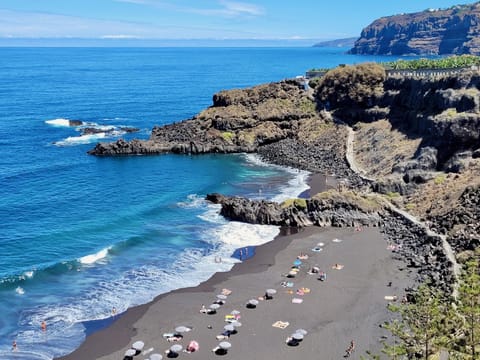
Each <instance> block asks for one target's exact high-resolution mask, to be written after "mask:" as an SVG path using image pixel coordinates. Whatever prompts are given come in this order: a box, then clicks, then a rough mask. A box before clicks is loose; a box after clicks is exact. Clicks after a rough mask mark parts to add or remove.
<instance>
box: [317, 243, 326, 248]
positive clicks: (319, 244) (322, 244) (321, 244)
mask: <svg viewBox="0 0 480 360" xmlns="http://www.w3.org/2000/svg"><path fill="white" fill-rule="evenodd" d="M317 246H320V247H321V246H325V244H324V243H323V242H319V243H318V244H317Z"/></svg>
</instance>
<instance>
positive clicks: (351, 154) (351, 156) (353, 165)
mask: <svg viewBox="0 0 480 360" xmlns="http://www.w3.org/2000/svg"><path fill="white" fill-rule="evenodd" d="M337 121H338V119H337ZM345 126H346V127H347V129H348V137H347V144H346V146H347V150H346V156H345V159H346V161H347V163H348V165H349V167H350V169H352V171H353V172H355V173H356V174H358V175H359V176H360V177H361V178H362V179H364V180H366V181H369V182H372V181H375V179H373V178H371V177H368V176H367V175H366V174H368V173H367V171H365V170H364V169H362V168H361V167H360V166H359V165H358V163H357V162H356V161H355V151H354V143H355V131H354V130H353V129H352V128H351V127H350V126H348V125H345ZM385 203H386V205H387V206H388V208H389V209H390V210H391V211H393V212H395V213H396V214H398V215H400V216H402V217H404V218H405V219H406V220H408V221H409V222H411V223H412V224H415V225H417V226H419V227H421V228H423V229H424V230H425V232H426V233H427V235H428V236H430V237H436V238H439V239H440V240H441V242H442V247H443V251H444V252H445V255H446V257H447V259H448V261H449V262H450V263H451V270H452V274H453V276H454V279H455V283H454V284H453V292H452V296H453V297H454V298H456V297H457V295H458V281H459V278H460V271H461V267H460V265H459V264H458V262H457V259H456V256H455V253H454V252H453V250H452V247H451V245H450V243H449V242H448V240H447V236H446V235H443V234H439V233H436V232H434V231H432V230H431V229H430V227H429V226H428V225H427V224H426V223H425V222H423V221H420V220H419V219H418V218H416V217H415V216H414V215H412V214H410V213H408V212H407V211H405V210H402V209H400V208H398V207H396V206H395V205H394V204H392V203H391V202H389V201H387V200H385Z"/></svg>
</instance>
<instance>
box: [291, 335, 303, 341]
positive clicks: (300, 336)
mask: <svg viewBox="0 0 480 360" xmlns="http://www.w3.org/2000/svg"><path fill="white" fill-rule="evenodd" d="M292 339H295V340H297V341H301V340H303V334H300V333H295V334H293V335H292Z"/></svg>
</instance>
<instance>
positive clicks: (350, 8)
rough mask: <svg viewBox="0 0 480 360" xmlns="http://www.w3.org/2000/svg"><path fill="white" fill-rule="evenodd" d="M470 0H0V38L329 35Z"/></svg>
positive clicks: (355, 33)
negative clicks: (399, 15)
mask: <svg viewBox="0 0 480 360" xmlns="http://www.w3.org/2000/svg"><path fill="white" fill-rule="evenodd" d="M473 2H474V1H468V0H463V1H462V0H456V1H455V0H363V1H362V0H295V1H293V0H245V1H236V0H233V1H231V0H0V40H1V41H2V43H5V41H7V40H8V39H18V38H42V39H45V38H53V39H57V40H62V39H71V38H83V39H109V40H133V39H139V40H140V39H142V40H151V39H171V40H191V39H194V40H195V39H196V40H198V39H214V40H238V39H256V40H284V41H301V40H330V39H340V38H347V37H358V36H359V35H360V32H361V30H362V29H363V28H364V27H365V26H367V25H368V24H369V23H371V22H372V21H373V20H375V19H376V18H379V17H381V16H386V15H394V14H399V13H408V12H416V11H421V10H425V9H428V8H447V7H450V6H452V5H456V4H458V3H473Z"/></svg>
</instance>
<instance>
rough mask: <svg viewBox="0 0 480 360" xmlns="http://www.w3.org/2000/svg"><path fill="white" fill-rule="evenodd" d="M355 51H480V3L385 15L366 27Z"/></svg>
mask: <svg viewBox="0 0 480 360" xmlns="http://www.w3.org/2000/svg"><path fill="white" fill-rule="evenodd" d="M350 53H351V54H372V55H407V54H415V55H424V54H425V55H432V54H435V55H441V54H476V55H478V54H480V3H479V2H477V3H474V4H471V5H459V6H453V7H451V8H449V9H444V10H440V9H428V10H425V11H422V12H418V13H412V14H400V15H394V16H387V17H382V18H380V19H377V20H375V21H374V22H373V23H371V24H370V25H368V26H367V27H366V28H365V29H363V31H362V33H361V35H360V38H359V39H358V40H357V41H356V42H355V45H354V47H353V48H352V49H351V50H350Z"/></svg>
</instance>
